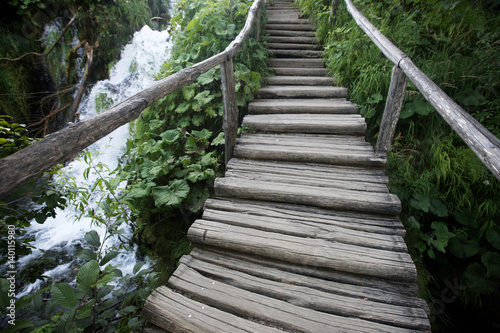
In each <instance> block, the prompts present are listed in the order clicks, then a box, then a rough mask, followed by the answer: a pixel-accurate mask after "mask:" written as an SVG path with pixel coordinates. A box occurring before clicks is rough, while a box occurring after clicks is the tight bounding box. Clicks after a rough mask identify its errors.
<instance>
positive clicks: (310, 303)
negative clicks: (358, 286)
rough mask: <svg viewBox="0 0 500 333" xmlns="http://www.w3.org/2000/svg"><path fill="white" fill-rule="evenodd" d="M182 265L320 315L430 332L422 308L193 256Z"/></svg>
mask: <svg viewBox="0 0 500 333" xmlns="http://www.w3.org/2000/svg"><path fill="white" fill-rule="evenodd" d="M181 263H182V264H184V265H186V266H188V267H190V268H192V269H193V270H195V271H197V272H198V273H200V274H202V275H204V276H210V277H212V278H214V279H216V280H219V281H225V282H226V283H228V284H230V285H232V286H235V287H238V288H241V289H245V290H248V291H251V292H254V293H257V294H261V295H265V296H271V297H274V298H277V299H280V300H283V301H286V302H287V303H291V304H294V305H298V306H301V307H307V308H310V309H314V310H316V311H321V312H325V313H330V314H334V315H341V316H345V317H354V318H360V319H365V320H369V321H373V322H378V323H385V324H393V325H395V326H400V327H407V328H414V329H426V328H428V323H427V321H425V322H423V320H422V319H426V314H425V312H424V311H423V310H422V309H421V308H415V307H411V306H398V305H390V304H383V303H380V302H374V301H370V300H363V299H360V298H353V297H349V296H344V295H338V294H335V293H330V292H328V291H324V290H318V289H316V288H314V287H307V286H297V285H293V284H283V283H281V282H280V281H272V280H269V279H267V278H264V277H258V276H255V275H252V274H248V273H243V272H241V271H239V270H236V269H227V268H224V267H221V266H219V265H217V264H213V263H209V262H205V261H203V260H200V259H196V258H193V257H192V256H184V257H183V258H182V259H181ZM366 307H376V308H377V309H376V310H374V311H372V312H373V316H367V311H366Z"/></svg>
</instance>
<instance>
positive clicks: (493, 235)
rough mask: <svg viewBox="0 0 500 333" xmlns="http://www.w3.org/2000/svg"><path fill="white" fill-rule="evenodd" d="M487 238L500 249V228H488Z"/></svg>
mask: <svg viewBox="0 0 500 333" xmlns="http://www.w3.org/2000/svg"><path fill="white" fill-rule="evenodd" d="M486 239H487V240H488V242H490V244H491V245H493V247H494V248H495V249H497V250H500V228H498V227H490V228H488V230H486Z"/></svg>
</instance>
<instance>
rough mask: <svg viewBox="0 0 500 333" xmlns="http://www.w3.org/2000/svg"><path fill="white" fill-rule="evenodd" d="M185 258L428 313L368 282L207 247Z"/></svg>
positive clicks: (413, 299) (423, 304)
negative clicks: (296, 269) (325, 276)
mask: <svg viewBox="0 0 500 333" xmlns="http://www.w3.org/2000/svg"><path fill="white" fill-rule="evenodd" d="M189 257H192V258H196V259H199V260H201V261H204V262H209V263H212V264H214V265H218V266H221V267H226V268H228V269H232V270H235V271H240V272H243V273H247V274H250V275H253V276H257V277H260V278H264V279H267V280H271V281H277V282H281V283H283V284H291V285H296V286H305V287H310V288H314V289H316V290H322V291H325V292H327V293H330V294H336V295H343V296H348V297H351V298H357V299H364V300H369V301H373V302H378V303H385V304H392V305H399V306H404V307H410V308H420V309H423V310H424V311H425V312H427V313H428V311H429V309H428V306H427V303H426V302H425V301H424V300H423V299H421V298H417V297H412V296H408V295H405V294H402V293H399V292H397V291H394V290H393V291H391V290H386V289H384V288H385V286H383V287H382V288H377V287H375V286H369V287H368V286H364V285H363V284H370V282H367V281H366V280H360V281H354V283H353V281H347V282H346V281H343V282H338V281H332V280H327V279H323V278H320V277H315V276H309V275H307V274H303V273H294V272H291V271H288V270H286V268H285V269H280V266H279V265H277V264H275V263H273V262H269V261H262V260H261V261H259V260H255V259H253V258H251V257H248V256H246V257H244V256H242V255H241V254H240V255H238V256H234V255H232V254H230V253H227V252H214V251H210V250H209V249H207V248H204V249H199V248H196V247H195V248H194V249H193V250H192V251H191V254H190V255H189V256H184V257H183V259H184V258H189ZM183 259H181V260H183ZM281 268H283V267H281ZM372 285H373V283H372Z"/></svg>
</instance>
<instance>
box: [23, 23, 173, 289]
mask: <svg viewBox="0 0 500 333" xmlns="http://www.w3.org/2000/svg"><path fill="white" fill-rule="evenodd" d="M170 47H171V42H170V37H169V34H168V32H167V30H164V31H154V30H152V29H151V28H150V27H148V26H144V27H143V28H142V29H141V30H140V31H137V32H136V33H135V34H134V36H133V39H132V40H131V42H130V43H129V44H128V45H126V46H125V48H124V49H123V50H122V53H121V58H120V60H119V61H118V62H117V63H116V64H115V65H114V67H113V69H112V70H111V72H110V77H109V79H107V80H103V81H99V82H97V83H96V84H95V85H94V86H93V88H92V89H91V91H90V92H89V93H88V94H87V95H86V96H85V97H84V99H83V100H82V103H81V105H80V108H79V110H78V113H79V117H80V120H84V119H87V118H89V117H92V116H94V115H96V114H97V113H99V112H100V111H104V110H105V109H107V108H109V107H111V106H112V105H114V104H117V103H119V102H121V101H123V100H124V99H126V98H128V97H130V96H133V95H134V94H136V93H138V92H139V91H141V90H143V89H145V88H147V87H149V86H150V85H151V84H153V82H154V75H155V74H156V73H157V72H158V71H159V70H160V68H161V66H162V64H163V63H164V62H165V61H166V59H167V58H168V56H169V51H168V50H169V49H170ZM129 135H130V132H129V124H127V125H124V126H122V127H120V128H118V129H117V130H115V131H114V132H113V133H111V134H109V135H108V136H106V137H104V138H103V139H101V140H99V141H98V142H96V143H94V144H93V145H92V146H90V147H89V149H90V151H92V163H93V164H95V165H97V164H104V165H106V166H107V167H108V168H109V170H114V169H115V168H116V167H117V165H118V161H119V159H120V158H121V157H122V155H123V154H124V152H125V149H126V142H127V138H128V137H129ZM87 168H88V164H87V163H85V162H84V161H83V159H81V158H78V159H76V160H75V161H73V162H71V163H70V164H68V165H67V166H66V167H65V168H63V170H62V174H63V175H64V174H65V175H67V176H70V177H72V178H74V179H75V183H76V185H77V186H81V187H87V188H90V187H91V186H92V184H93V182H94V180H95V179H97V177H98V175H97V174H96V173H95V172H93V171H91V172H90V174H89V175H88V179H85V178H84V176H83V173H84V170H85V169H87ZM103 176H104V178H106V177H107V174H104V175H103ZM54 181H55V182H57V181H65V179H64V177H63V176H59V175H58V176H56V177H55V179H54ZM121 186H122V187H123V186H124V184H122V185H121ZM104 195H105V193H104ZM98 202H99V196H98V195H94V194H93V195H92V196H91V198H90V201H89V205H88V206H87V207H86V208H87V209H88V210H91V209H94V210H98V209H100V208H99V206H98ZM76 214H77V209H76V208H75V207H74V206H68V207H67V208H66V209H64V210H58V211H57V216H56V217H55V218H49V219H47V221H46V222H45V223H43V224H38V223H36V222H34V221H33V222H32V224H31V226H30V227H29V228H28V235H29V236H34V237H35V239H36V240H35V241H34V242H33V243H32V245H33V246H34V247H35V248H36V249H33V252H32V254H30V255H28V256H25V257H21V258H19V260H18V262H17V263H18V265H17V270H18V271H19V272H22V270H23V269H24V268H26V267H27V266H29V264H30V263H35V262H37V261H39V260H42V259H43V258H45V257H52V258H54V257H55V258H57V261H58V262H59V263H60V264H59V265H58V266H57V267H56V268H54V269H52V270H49V271H46V272H45V273H44V274H43V275H44V276H45V278H44V281H42V280H40V279H39V280H37V281H36V282H35V283H33V284H30V285H26V286H24V288H23V289H22V290H20V292H19V293H18V295H17V297H21V296H23V295H26V294H28V293H31V292H33V291H35V290H37V289H39V288H40V287H41V286H43V285H45V284H46V282H47V281H66V282H71V281H72V280H73V279H74V277H75V274H76V269H77V268H78V266H79V265H78V263H77V262H76V259H75V255H76V254H77V252H78V251H79V250H80V249H81V245H82V244H84V243H85V240H84V236H85V234H86V233H87V232H88V231H90V230H95V231H97V232H98V234H99V235H100V238H101V241H102V239H103V238H104V234H105V232H106V230H105V228H104V227H103V226H99V225H96V224H94V223H92V220H91V219H90V218H86V217H83V218H82V219H80V220H77V219H76V218H75V216H76ZM125 228H126V230H125V235H124V236H127V234H128V235H131V233H132V231H131V230H130V227H128V226H125ZM119 243H120V240H119V239H118V238H117V237H112V238H110V239H108V240H107V242H106V243H105V244H104V247H110V246H117V245H119ZM136 261H137V260H136V253H135V251H134V249H129V250H127V251H122V252H121V254H120V255H119V256H118V257H116V258H115V259H113V260H112V261H111V262H110V264H112V265H114V266H119V268H120V269H121V270H122V272H123V274H124V275H125V274H127V273H132V268H133V267H134V265H135V264H136Z"/></svg>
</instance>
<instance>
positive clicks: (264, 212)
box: [205, 198, 406, 236]
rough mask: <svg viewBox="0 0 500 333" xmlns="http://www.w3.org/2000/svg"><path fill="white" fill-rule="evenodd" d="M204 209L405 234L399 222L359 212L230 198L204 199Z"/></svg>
mask: <svg viewBox="0 0 500 333" xmlns="http://www.w3.org/2000/svg"><path fill="white" fill-rule="evenodd" d="M205 209H213V210H220V211H229V212H241V213H246V214H252V215H257V216H264V217H272V218H282V219H290V220H293V221H297V222H298V223H301V222H302V221H316V222H318V223H323V224H329V225H334V226H339V227H341V228H344V229H349V230H359V231H365V232H372V233H380V234H387V235H400V236H404V235H405V232H406V231H405V229H404V227H403V224H402V223H401V221H399V220H398V219H396V218H388V217H381V216H375V215H370V214H367V213H360V212H339V211H334V210H327V209H322V208H317V207H311V206H301V205H298V204H286V203H273V202H261V201H249V200H236V199H234V198H233V199H230V200H221V199H208V200H207V201H206V202H205Z"/></svg>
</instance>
